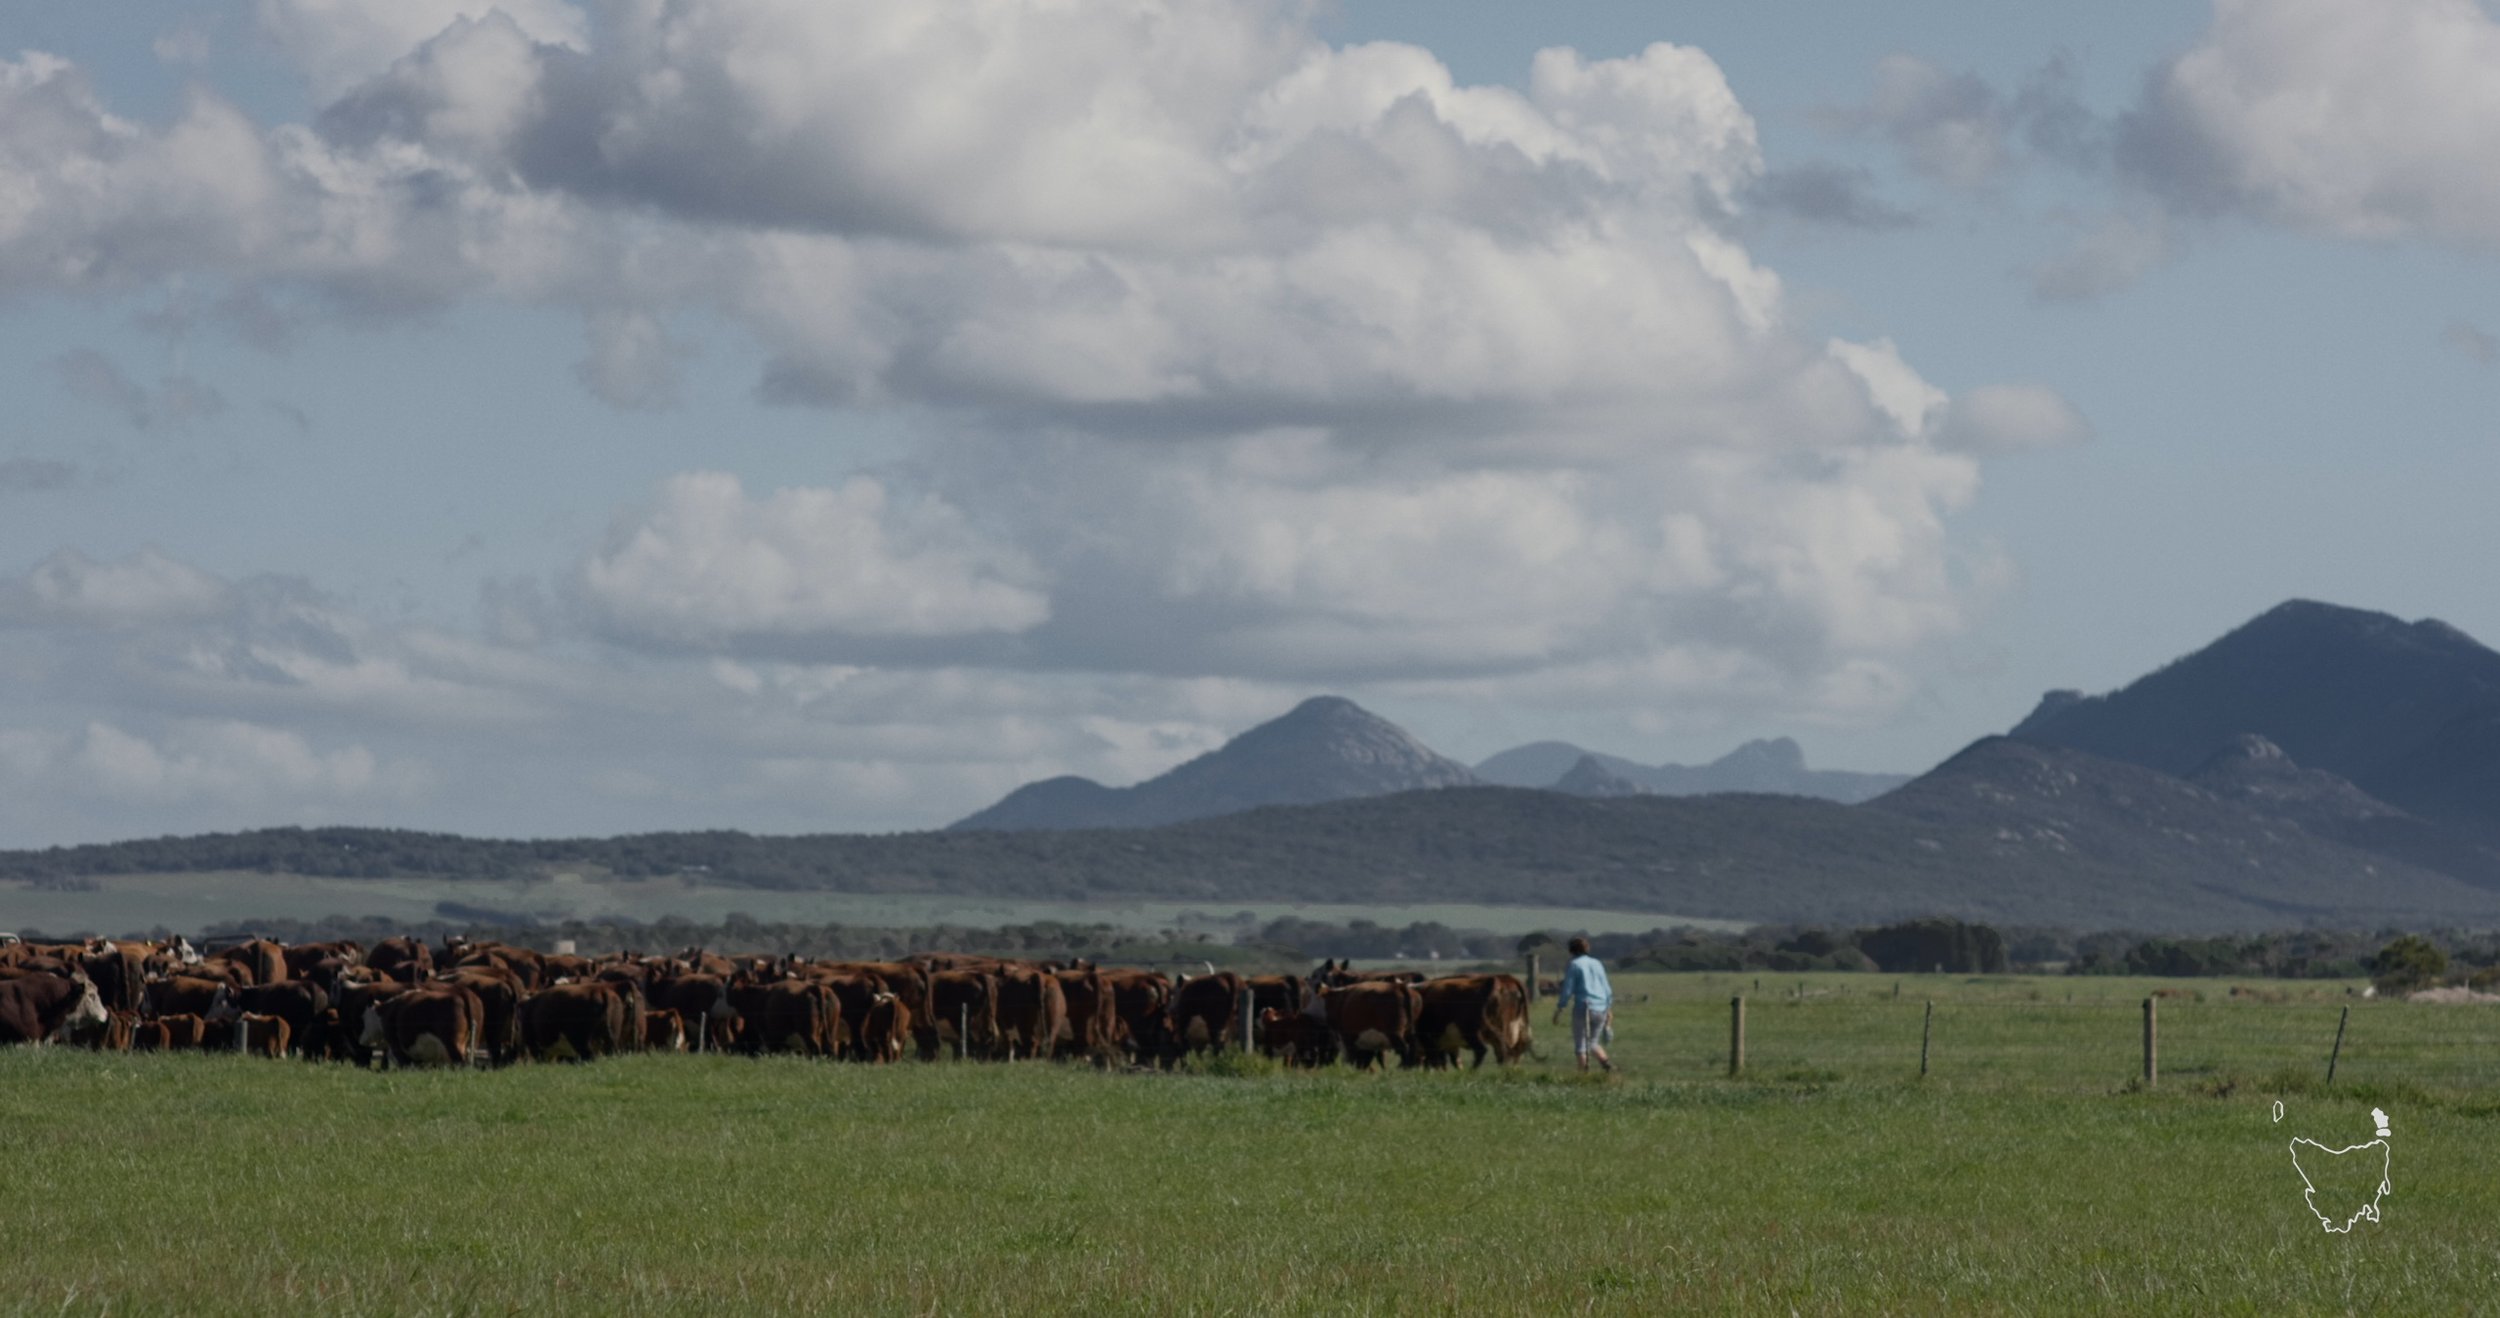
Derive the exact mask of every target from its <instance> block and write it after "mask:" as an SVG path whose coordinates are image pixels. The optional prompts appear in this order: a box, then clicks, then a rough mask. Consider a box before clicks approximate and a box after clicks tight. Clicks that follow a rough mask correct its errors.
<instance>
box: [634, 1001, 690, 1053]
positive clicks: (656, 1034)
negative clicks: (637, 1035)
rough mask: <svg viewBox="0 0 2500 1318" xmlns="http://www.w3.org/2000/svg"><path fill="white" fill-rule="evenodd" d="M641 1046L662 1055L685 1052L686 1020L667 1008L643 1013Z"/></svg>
mask: <svg viewBox="0 0 2500 1318" xmlns="http://www.w3.org/2000/svg"><path fill="white" fill-rule="evenodd" d="M642 1046H643V1047H644V1048H646V1049H649V1050H652V1051H656V1052H664V1053H682V1052H684V1051H686V1018H685V1017H683V1016H680V1015H678V1014H677V1013H676V1011H674V1010H673V1009H671V1008H668V1007H659V1008H655V1009H654V1010H651V1011H647V1012H644V1013H643V1017H642Z"/></svg>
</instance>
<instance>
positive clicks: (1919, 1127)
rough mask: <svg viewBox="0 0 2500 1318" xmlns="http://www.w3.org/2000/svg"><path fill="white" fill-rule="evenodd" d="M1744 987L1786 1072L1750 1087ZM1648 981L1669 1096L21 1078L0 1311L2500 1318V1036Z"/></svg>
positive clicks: (770, 1067)
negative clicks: (2314, 1145)
mask: <svg viewBox="0 0 2500 1318" xmlns="http://www.w3.org/2000/svg"><path fill="white" fill-rule="evenodd" d="M1740 987H1741V988H1742V989H1743V990H1744V991H1745V992H1746V993H1747V994H1748V996H1749V1002H1748V1006H1747V1012H1748V1026H1749V1030H1750V1033H1751V1036H1752V1037H1751V1039H1750V1040H1749V1043H1750V1044H1751V1046H1752V1048H1753V1050H1754V1052H1755V1057H1754V1064H1753V1065H1752V1066H1751V1067H1750V1068H1749V1072H1748V1074H1747V1075H1746V1076H1745V1077H1744V1078H1740V1079H1735V1080H1730V1079H1728V1078H1727V1077H1726V1076H1725V1074H1724V1071H1725V1053H1724V1048H1725V1045H1726V1016H1727V1002H1726V998H1727V996H1728V995H1729V994H1730V993H1731V991H1733V990H1734V989H1737V988H1740ZM2153 987H2171V988H2184V989H2188V990H2191V991H2194V990H2202V991H2204V993H2205V995H2206V996H2205V999H2204V1001H2202V1002H2197V1001H2194V1000H2192V999H2177V1000H2165V1002H2164V1005H2163V1013H2164V1014H2163V1016H2162V1026H2163V1029H2164V1031H2165V1034H2164V1056H2165V1059H2166V1060H2167V1059H2169V1058H2171V1057H2173V1056H2174V1055H2175V1056H2176V1058H2177V1061H2176V1063H2175V1066H2176V1067H2177V1068H2179V1069H2177V1070H2175V1071H2173V1072H2171V1073H2169V1074H2166V1075H2165V1077H2164V1079H2163V1081H2162V1083H2161V1084H2160V1085H2159V1086H2158V1087H2156V1088H2155V1089H2154V1090H2153V1091H2152V1092H2149V1093H2145V1092H2130V1091H2131V1089H2132V1087H2131V1086H2130V1085H2129V1083H2128V1082H2129V1079H2130V1077H2131V1076H2132V1075H2133V1074H2134V1071H2135V1068H2136V1066H2137V1064H2138V1061H2139V1057H2138V1049H2139V1048H2140V1033H2139V1031H2140V1021H2141V1013H2140V1007H2139V1006H2138V1005H2137V1004H2138V1003H2139V1002H2140V999H2141V998H2142V996H2143V995H2144V993H2145V992H2146V991H2147V990H2148V989H2149V988H2153ZM1620 988H1621V989H1622V991H1623V993H1624V995H1625V999H1626V1000H1625V1002H1624V1005H1623V1008H1622V1011H1621V1019H1620V1031H1619V1033H1620V1037H1619V1040H1618V1045H1619V1052H1620V1055H1621V1056H1622V1058H1623V1059H1624V1070H1625V1074H1623V1075H1621V1076H1618V1077H1615V1078H1612V1079H1598V1080H1591V1081H1582V1080H1580V1079H1578V1078H1577V1077H1575V1076H1573V1075H1572V1074H1570V1073H1569V1069H1568V1066H1567V1062H1566V1059H1565V1058H1563V1056H1562V1055H1561V1054H1562V1052H1563V1049H1562V1048H1561V1047H1560V1046H1559V1045H1558V1040H1557V1039H1556V1038H1555V1037H1554V1033H1553V1031H1552V1030H1551V1028H1550V1026H1548V1025H1547V1024H1546V1019H1545V1017H1544V1016H1543V1015H1542V1013H1540V1014H1539V1016H1538V1018H1537V1023H1538V1026H1539V1028H1540V1031H1541V1035H1542V1038H1543V1051H1544V1053H1545V1056H1544V1058H1543V1059H1542V1060H1538V1061H1532V1062H1531V1063H1529V1064H1528V1065H1526V1066H1523V1067H1522V1068H1520V1069H1519V1070H1518V1071H1515V1072H1511V1073H1498V1072H1493V1071H1487V1072H1484V1073H1477V1074H1457V1075H1450V1074H1418V1073H1407V1074H1390V1075H1387V1076H1357V1075H1352V1074H1347V1073H1344V1072H1332V1073H1327V1074H1321V1075H1316V1076H1306V1075H1282V1074H1184V1075H1169V1076H1166V1075H1140V1074H1099V1073H1095V1072H1092V1071H1089V1070H1084V1069H1079V1068H1069V1067H1052V1066H1043V1065H1030V1064H1028V1065H1023V1066H1015V1067H1004V1066H991V1065H977V1064H975V1065H965V1064H956V1063H944V1064H939V1065H934V1066H922V1065H917V1064H906V1065H903V1066H898V1067H893V1068H865V1067H852V1066H835V1065H829V1064H811V1063H801V1062H792V1061H766V1062H753V1061H747V1060H744V1059H738V1058H721V1057H703V1058H698V1057H642V1058H632V1059H625V1060H621V1061H611V1062H603V1063H600V1064H596V1065H592V1066H587V1067H548V1066H524V1067H515V1068H511V1069H508V1070H504V1071H500V1072H492V1073H485V1072H457V1073H409V1072H398V1073H389V1074H381V1073H359V1072H354V1071H350V1070H348V1069H346V1068H343V1067H337V1066H311V1065H303V1064H296V1063H270V1062H257V1063H256V1062H252V1061H248V1060H244V1059H238V1058H215V1057H199V1056H169V1057H107V1056H96V1055H90V1054H83V1053H74V1052H66V1051H60V1050H43V1051H33V1050H25V1049H17V1050H9V1051H7V1052H5V1053H0V1166H5V1167H6V1168H7V1169H8V1178H9V1190H10V1192H9V1193H8V1194H6V1195H0V1239H7V1240H10V1241H12V1242H15V1243H16V1245H17V1246H18V1247H17V1248H16V1249H14V1250H13V1251H12V1253H11V1255H10V1257H9V1261H8V1263H7V1265H6V1267H5V1268H0V1307H5V1308H8V1309H10V1310H14V1311H24V1312H32V1311H37V1310H40V1311H43V1312H54V1311H57V1310H61V1309H67V1310H69V1311H72V1312H96V1311H102V1310H106V1309H111V1310H115V1311H122V1310H130V1311H143V1312H162V1311H174V1310H180V1311H185V1312H203V1313H227V1312H243V1311H247V1310H248V1311H253V1312H266V1311H269V1310H270V1309H271V1308H273V1307H276V1308H280V1309H282V1310H284V1311H289V1312H318V1313H324V1314H330V1313H407V1312H477V1311H484V1310H495V1311H532V1312H535V1311H561V1312H583V1313H590V1312H597V1313H641V1312H689V1313H691V1312H696V1311H720V1310H723V1309H729V1310H734V1311H740V1312H744V1311H753V1310H761V1311H769V1312H845V1313H847V1312H866V1313H903V1312H911V1313H926V1312H941V1313H1031V1312H1045V1311H1047V1312H1087V1313H1095V1312H1107V1313H1137V1314H1165V1313H1233V1312H1341V1311H1349V1310H1350V1311H1356V1312H1436V1313H1478V1312H1519V1313H1525V1312H1555V1311H1593V1312H1605V1313H1627V1314H1656V1313H1671V1312H1691V1311H1704V1312H1728V1311H1733V1312H1748V1313H1777V1314H1785V1313H1789V1312H1791V1311H1792V1310H1793V1311H1795V1312H1800V1313H1832V1312H1889V1313H1928V1312H1989V1313H1995V1312H2028V1313H2071V1312H2108V1313H2141V1312H2163V1313H2192V1314H2211V1313H2249V1314H2256V1313H2267V1314H2272V1313H2282V1312H2339V1313H2340V1312H2355V1313H2423V1312H2451V1313H2470V1312H2488V1311H2490V1310H2491V1309H2492V1307H2493V1306H2494V1304H2495V1300H2496V1299H2500V1250H2495V1246H2494V1243H2493V1241H2494V1239H2495V1237H2494V1235H2493V1233H2492V1230H2491V1225H2490V1224H2491V1223H2492V1222H2493V1221H2494V1220H2495V1218H2500V1120H2495V1114H2500V1083H2495V1080H2500V1076H2495V1074H2494V1071H2495V1067H2500V1053H2496V1052H2495V1049H2494V1048H2493V1047H2492V1044H2493V1042H2494V1039H2493V1038H2492V1031H2491V1029H2490V1027H2489V1026H2487V1025H2485V1024H2483V1022H2484V1021H2486V1020H2500V1013H2495V1012H2494V1010H2493V1009H2491V1008H2487V1007H2486V1008H2474V1007H2427V1006H2402V1005H2396V1004H2380V1003H2361V1004H2358V1005H2357V1007H2356V1010H2355V1012H2354V1021H2353V1025H2352V1027H2351V1032H2350V1035H2349V1037H2348V1038H2347V1041H2346V1053H2345V1056H2344V1058H2343V1076H2342V1077H2341V1078H2340V1079H2339V1083H2338V1084H2337V1085H2336V1086H2335V1087H2334V1088H2333V1089H2331V1090H2330V1089H2327V1088H2326V1087H2324V1086H2323V1085H2322V1084H2321V1083H2320V1078H2321V1077H2322V1072H2323V1060H2324V1049H2325V1046H2326V1044H2327V1042H2328V1041H2327V1040H2326V1039H2322V1038H2318V1037H2317V1035H2318V1028H2317V1027H2318V1025H2319V1024H2320V1022H2321V1021H2323V1022H2324V1025H2325V1028H2326V1030H2327V1032H2328V1033H2329V1034H2330V1035H2331V1032H2332V1029H2333V1025H2334V1019H2335V1017H2336V1015H2337V1013H2338V1010H2339V1009H2340V1007H2341V1006H2342V1005H2344V1004H2345V1001H2346V999H2344V998H2343V997H2342V996H2341V993H2340V988H2341V986H2323V987H2321V989H2320V991H2319V992H2318V994H2317V996H2314V997H2312V998H2310V999H2308V1000H2305V1001H2287V1002H2280V1003H2256V1002H2238V1001H2233V1000H2230V999H2229V998H2228V997H2227V989H2228V985H2221V984H2214V983H2196V984H2192V985H2181V984H2158V983H2155V982H2150V981H2135V982H2113V981H2082V982H2069V981H2065V980H2057V979H2031V980H2023V979H2008V980H1991V981H1983V982H1970V981H1965V980H1960V979H1948V978H1912V979H1908V980H1905V981H1903V983H1902V988H1901V997H1900V998H1899V999H1898V1000H1895V999H1893V998H1892V997H1891V996H1890V994H1891V983H1890V981H1888V980H1879V979H1877V978H1875V977H1826V978H1822V979H1816V978H1812V977H1809V978H1808V979H1807V980H1806V981H1805V982H1804V984H1803V986H1802V996H1797V995H1798V994H1799V992H1800V986H1799V984H1798V981H1797V980H1795V979H1794V978H1793V977H1791V978H1789V979H1785V980H1781V981H1778V982H1776V983H1775V982H1773V981H1772V979H1771V978H1770V977H1767V976H1766V977H1765V978H1764V980H1763V984H1762V986H1761V988H1760V989H1759V990H1756V989H1755V988H1754V987H1753V984H1752V981H1751V977H1749V976H1748V977H1742V978H1741V979H1740V978H1738V977H1732V976H1717V977H1709V976H1672V977H1670V976H1632V975H1626V976H1623V977H1621V981H1620ZM1783 990H1784V991H1786V992H1788V993H1789V994H1790V995H1791V996H1790V998H1789V1000H1788V1001H1787V1002H1785V1003H1782V1002H1780V1001H1779V1000H1778V995H1779V993H1780V992H1781V991H1783ZM2070 991H2072V992H2074V993H2075V994H2076V995H2077V1000H2076V1001H2075V1002H2074V1003H2073V1004H2072V1005H2069V1004H2068V1003H2067V1002H2066V1001H2065V995H2066V993H2068V992H2070ZM1931 998H1932V999H1933V1000H1935V1001H1936V1002H1937V1003H1938V1004H1939V1007H1938V1012H1937V1018H1938V1024H1937V1029H1936V1039H1935V1048H1934V1055H1933V1060H1934V1062H1935V1066H1934V1070H1933V1074H1932V1075H1931V1077H1930V1078H1929V1079H1928V1080H1926V1081H1924V1082H1922V1081H1920V1080H1919V1079H1917V1077H1916V1059H1917V1028H1918V1025H1919V1021H1920V1019H1921V1017H1922V1016H1923V1011H1924V1006H1923V1004H1924V1003H1925V1002H1926V1001H1927V1000H1929V999H1931ZM1948 1022H1950V1027H1949V1028H1948ZM2171 1031H2176V1032H2177V1039H2176V1041H2175V1042H2173V1040H2172V1037H2171V1033H2170V1032H2171ZM1905 1034H1906V1036H1907V1037H1906V1039H1905V1038H1904V1037H1903V1036H1904V1035H1905ZM2113 1035H2114V1036H2115V1038H2112V1037H2111V1036H2113ZM2235 1040H2236V1042H2234V1041H2235ZM2365 1040H2366V1041H2367V1042H2366V1045H2365V1043H2364V1041H2365ZM2313 1041H2314V1043H2315V1045H2316V1046H2315V1047H2312V1046H2311V1045H2312V1042H2313ZM2174 1050H2175V1052H2174ZM2311 1053H2315V1054H2316V1059H2315V1060H2316V1062H2317V1065H2316V1066H2314V1067H2310V1066H2308V1062H2307V1060H2306V1059H2307V1058H2308V1055H2309V1054H2311ZM2468 1053H2470V1054H2473V1055H2470V1056H2469V1055H2464V1054H2468ZM2296 1063H2297V1065H2295V1064H2296ZM2304 1068H2306V1069H2304ZM2312 1072H2314V1074H2313V1073H2312ZM2277 1099H2280V1100H2281V1101H2282V1102H2283V1103H2284V1105H2285V1109H2286V1110H2285V1115H2284V1117H2283V1119H2282V1120H2280V1121H2279V1122H2278V1121H2277V1120H2276V1119H2275V1118H2274V1115H2273V1111H2272V1104H2273V1103H2274V1102H2275V1101H2276V1100H2277ZM2373 1105H2376V1106H2379V1107H2383V1108H2385V1109H2386V1110H2387V1111H2388V1112H2389V1114H2390V1117H2391V1120H2392V1123H2393V1131H2394V1134H2393V1137H2392V1140H2391V1143H2392V1146H2393V1154H2392V1158H2391V1166H2392V1174H2391V1181H2392V1184H2393V1193H2392V1194H2391V1195H2389V1196H2388V1197H2387V1198H2386V1200H2385V1201H2384V1203H2383V1205H2382V1210H2383V1216H2382V1220H2380V1221H2379V1222H2377V1223H2375V1224H2373V1223H2369V1222H2364V1223H2362V1224H2361V1225H2360V1226H2359V1227H2358V1228H2356V1229H2355V1230H2354V1231H2353V1232H2352V1233H2350V1234H2349V1235H2343V1234H2328V1233H2326V1232H2324V1231H2323V1230H2321V1228H2320V1227H2319V1225H2318V1222H2317V1220H2316V1218H2315V1217H2314V1216H2313V1215H2312V1214H2311V1212H2310V1210H2309V1208H2308V1207H2307V1205H2306V1204H2305V1203H2304V1201H2303V1195H2302V1187H2301V1181H2300V1179H2299V1176H2298V1175H2297V1174H2296V1172H2295V1171H2294V1168H2293V1166H2292V1163H2291V1160H2290V1157H2289V1154H2288V1151H2287V1145H2288V1142H2289V1140H2290V1138H2291V1137H2292V1136H2293V1135H2306V1136H2310V1137H2312V1138H2317V1139H2320V1140H2322V1141H2327V1142H2330V1143H2334V1144H2339V1145H2340V1144H2342V1143H2347V1142H2359V1141H2360V1140H2363V1139H2366V1138H2368V1137H2369V1133H2370V1132H2369V1126H2370V1118H2369V1115H2368V1114H2369V1109H2370V1108H2371V1107H2372V1106H2373ZM2333 1189H2334V1187H2330V1191H2332V1190H2333Z"/></svg>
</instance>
